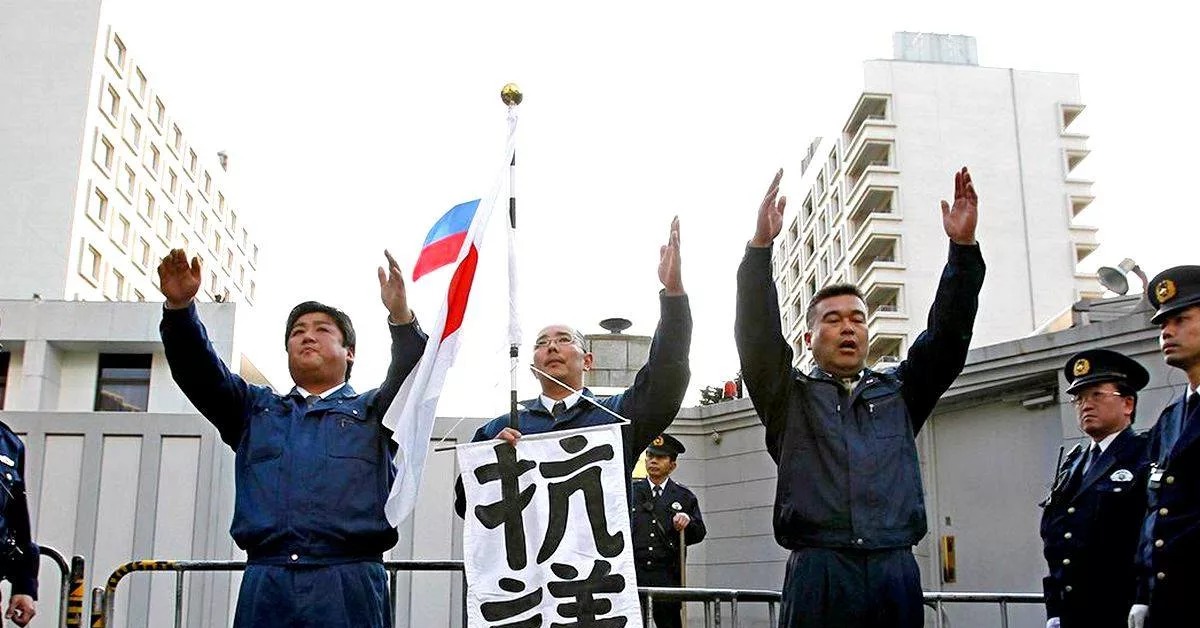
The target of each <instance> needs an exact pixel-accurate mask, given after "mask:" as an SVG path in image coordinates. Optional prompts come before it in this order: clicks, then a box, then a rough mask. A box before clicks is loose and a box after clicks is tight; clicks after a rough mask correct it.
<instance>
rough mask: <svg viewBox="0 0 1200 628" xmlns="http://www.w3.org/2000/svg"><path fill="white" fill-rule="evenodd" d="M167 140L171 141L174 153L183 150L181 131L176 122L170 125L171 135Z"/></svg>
mask: <svg viewBox="0 0 1200 628" xmlns="http://www.w3.org/2000/svg"><path fill="white" fill-rule="evenodd" d="M168 141H170V143H171V148H173V149H175V154H176V155H178V154H179V151H181V150H183V131H180V130H179V125H178V124H172V125H171V135H170V138H169V140H168Z"/></svg>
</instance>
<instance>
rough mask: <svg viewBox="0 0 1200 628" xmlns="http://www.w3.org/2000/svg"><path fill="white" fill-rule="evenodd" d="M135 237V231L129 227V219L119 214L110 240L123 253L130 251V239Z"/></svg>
mask: <svg viewBox="0 0 1200 628" xmlns="http://www.w3.org/2000/svg"><path fill="white" fill-rule="evenodd" d="M132 235H133V229H132V228H131V227H130V226H129V219H128V218H126V217H124V216H122V215H120V214H117V221H116V225H115V227H114V229H113V230H112V234H110V236H109V237H110V238H111V239H112V241H113V243H114V244H116V245H117V248H119V249H121V250H122V251H128V250H129V238H130V236H132Z"/></svg>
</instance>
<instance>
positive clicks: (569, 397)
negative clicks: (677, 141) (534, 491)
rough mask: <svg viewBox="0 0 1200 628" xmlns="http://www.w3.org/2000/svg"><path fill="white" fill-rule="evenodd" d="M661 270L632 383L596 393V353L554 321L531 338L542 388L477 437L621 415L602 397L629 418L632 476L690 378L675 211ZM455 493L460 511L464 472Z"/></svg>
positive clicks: (511, 438)
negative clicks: (513, 420) (589, 381)
mask: <svg viewBox="0 0 1200 628" xmlns="http://www.w3.org/2000/svg"><path fill="white" fill-rule="evenodd" d="M658 278H659V281H661V282H662V285H663V289H662V291H661V292H660V293H659V307H660V312H661V314H660V318H659V321H658V328H657V329H656V330H655V331H654V339H653V340H652V341H651V343H650V357H649V359H648V360H647V362H646V365H645V366H643V367H642V368H641V370H640V371H638V374H637V377H636V378H635V379H634V381H633V385H632V386H630V387H629V388H628V389H626V390H625V391H624V392H622V393H620V394H617V395H613V396H611V397H606V398H604V399H596V398H595V397H594V395H592V392H591V391H590V390H588V389H586V388H584V387H583V373H584V371H587V370H590V369H591V368H592V354H591V352H589V351H587V350H586V349H584V339H583V336H582V335H581V334H580V333H579V331H578V330H576V329H575V328H573V327H569V326H567V325H550V326H549V327H546V328H544V329H542V330H541V331H539V332H538V335H537V338H536V340H535V341H534V345H533V367H534V374H535V375H536V376H537V379H538V383H539V384H541V387H542V394H541V395H539V396H538V398H536V399H530V400H528V401H524V402H522V403H521V404H520V406H519V410H520V411H519V412H518V414H517V421H518V425H517V427H516V428H513V427H512V426H510V425H509V415H507V414H505V415H503V416H499V417H496V418H495V419H493V420H492V421H489V422H488V423H485V424H484V425H483V426H482V427H480V428H479V429H478V430H476V431H475V435H474V436H473V437H472V439H471V440H472V442H478V441H484V440H489V439H493V438H499V439H501V440H504V441H507V442H508V443H510V444H513V445H515V444H516V442H517V439H519V438H521V435H522V434H537V433H541V432H550V431H554V430H570V429H575V428H580V427H591V426H594V425H604V424H606V423H613V422H615V421H616V420H617V419H616V418H614V417H613V416H612V414H610V413H609V412H606V411H605V410H603V409H601V408H599V407H597V404H599V405H602V406H604V407H605V408H607V409H608V410H611V411H612V412H615V413H616V414H619V415H620V416H623V417H625V418H627V419H629V424H628V425H626V426H624V427H623V428H622V430H621V435H622V437H623V439H622V440H624V446H625V452H624V460H625V477H626V478H627V479H628V478H629V477H630V473H631V472H632V471H633V467H634V465H635V464H636V463H637V460H638V457H639V456H641V455H642V451H644V450H645V449H646V447H647V446H648V445H650V443H651V442H652V441H653V440H654V439H655V438H657V437H658V435H659V434H662V433H663V432H664V431H666V429H667V426H669V425H670V424H671V422H672V421H674V420H675V415H676V414H678V413H679V406H680V404H682V403H683V395H684V393H685V392H686V390H687V384H688V380H689V379H690V378H691V370H690V367H689V365H688V352H689V351H690V349H691V344H692V311H691V307H690V306H689V305H688V297H687V292H685V291H684V289H683V278H682V275H681V273H680V259H679V219H678V218H675V220H673V221H672V222H671V233H670V236H669V237H668V240H667V243H666V244H664V245H663V246H662V248H661V249H660V250H659V263H658ZM547 376H549V377H547ZM551 377H553V379H551ZM554 380H558V381H557V382H556V381H554ZM560 382H561V383H560ZM583 397H588V398H589V399H595V402H594V403H593V402H592V401H588V400H584V399H583ZM626 488H627V489H628V487H626ZM454 494H455V495H454V509H455V511H456V512H458V515H459V516H460V517H461V516H463V513H464V512H465V511H466V500H465V497H464V494H463V488H462V480H461V479H460V480H459V481H458V483H457V484H456V485H455V487H454Z"/></svg>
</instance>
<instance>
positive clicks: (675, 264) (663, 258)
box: [658, 216, 686, 296]
mask: <svg viewBox="0 0 1200 628" xmlns="http://www.w3.org/2000/svg"><path fill="white" fill-rule="evenodd" d="M658 280H659V281H661V282H662V285H663V287H664V288H666V290H667V294H668V295H670V296H680V295H682V294H686V293H685V292H684V290H683V276H682V275H681V274H680V270H679V216H676V217H675V219H674V220H672V221H671V234H670V235H669V236H667V243H666V244H664V245H662V247H660V248H659V249H658Z"/></svg>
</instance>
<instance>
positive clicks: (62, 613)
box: [38, 545, 83, 626]
mask: <svg viewBox="0 0 1200 628" xmlns="http://www.w3.org/2000/svg"><path fill="white" fill-rule="evenodd" d="M38 553H39V554H40V555H41V556H42V557H43V558H49V559H50V560H52V561H54V565H55V566H56V567H58V573H59V578H60V580H59V597H58V620H57V621H56V622H54V625H55V626H70V625H71V624H69V623H67V622H68V621H69V619H68V617H69V615H70V610H69V606H70V603H69V598H70V597H71V591H72V586H73V580H72V571H71V569H72V566H73V565H74V564H76V563H78V564H79V574H80V578H81V580H80V582H79V588H80V593H79V594H80V596H82V595H83V581H82V574H83V557H82V556H74V557H72V558H71V564H67V559H66V558H64V557H63V555H62V552H59V551H58V550H56V549H54V548H53V547H50V546H48V545H38ZM75 625H76V626H78V624H75Z"/></svg>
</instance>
